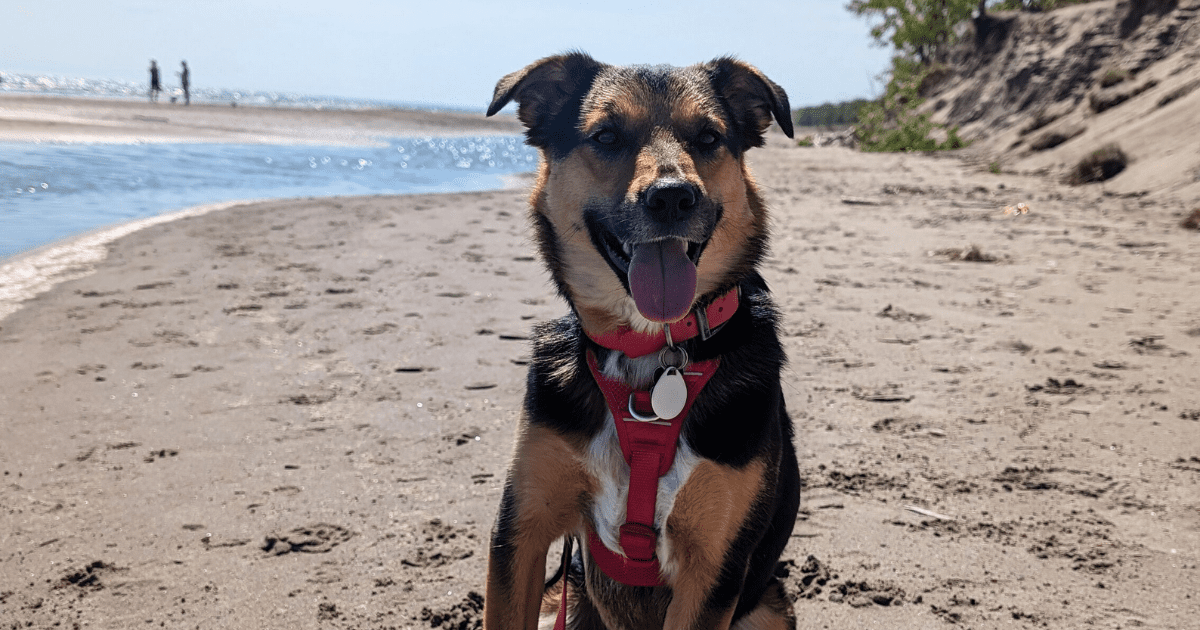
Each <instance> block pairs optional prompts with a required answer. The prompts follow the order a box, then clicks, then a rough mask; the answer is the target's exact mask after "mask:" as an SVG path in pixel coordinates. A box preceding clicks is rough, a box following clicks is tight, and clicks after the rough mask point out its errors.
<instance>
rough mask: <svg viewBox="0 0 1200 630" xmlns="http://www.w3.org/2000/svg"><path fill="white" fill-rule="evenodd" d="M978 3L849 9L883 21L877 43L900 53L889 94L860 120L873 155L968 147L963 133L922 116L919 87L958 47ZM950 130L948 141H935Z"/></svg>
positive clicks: (897, 3) (869, 2) (860, 1)
mask: <svg viewBox="0 0 1200 630" xmlns="http://www.w3.org/2000/svg"><path fill="white" fill-rule="evenodd" d="M977 7H983V8H986V5H985V4H984V3H980V2H978V0H851V2H850V4H848V5H846V8H847V9H849V10H850V11H852V12H853V13H855V14H856V15H859V16H862V17H866V18H868V19H880V20H881V21H880V22H879V23H878V24H876V25H874V26H872V27H871V37H873V38H875V41H876V42H878V43H879V44H880V45H881V46H887V45H889V44H890V45H891V46H892V47H893V48H895V50H896V55H895V56H894V57H892V69H891V71H890V73H889V74H890V77H889V78H888V83H887V87H886V88H885V92H884V94H883V96H882V97H880V98H879V100H877V101H875V102H873V103H870V104H868V105H866V106H864V107H863V108H862V109H861V110H860V111H859V115H858V119H859V124H858V126H857V128H856V129H857V131H856V133H857V135H858V138H859V141H860V142H861V145H862V147H863V148H864V149H865V150H867V151H936V150H942V149H955V148H958V147H961V146H963V142H962V140H961V139H960V138H959V137H958V133H957V128H949V129H946V128H945V126H944V125H938V124H936V123H934V122H933V121H931V120H930V117H929V114H926V113H919V112H918V111H917V109H918V107H919V106H920V105H921V98H920V94H919V86H920V85H921V81H922V80H924V79H925V78H926V77H927V76H929V73H930V70H931V69H932V68H933V66H934V65H935V62H940V61H941V60H942V59H944V57H945V54H946V52H947V49H948V48H949V47H950V45H952V44H954V43H956V42H957V36H956V35H955V26H956V25H957V24H959V23H960V22H963V21H965V20H967V19H969V18H970V17H971V15H972V13H973V12H974V11H976V10H977ZM935 128H938V129H945V133H946V139H945V140H944V141H942V142H938V141H937V140H935V139H934V138H932V137H931V136H930V133H931V132H932V131H933V130H934V129H935Z"/></svg>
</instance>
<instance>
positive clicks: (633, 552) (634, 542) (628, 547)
mask: <svg viewBox="0 0 1200 630" xmlns="http://www.w3.org/2000/svg"><path fill="white" fill-rule="evenodd" d="M620 531H621V550H622V551H624V552H625V557H626V558H629V559H630V560H639V561H642V562H646V561H648V560H652V559H654V547H655V546H656V544H657V542H658V534H656V533H654V529H653V528H652V527H650V526H649V525H643V524H642V523H625V524H624V525H622V526H621V530H620Z"/></svg>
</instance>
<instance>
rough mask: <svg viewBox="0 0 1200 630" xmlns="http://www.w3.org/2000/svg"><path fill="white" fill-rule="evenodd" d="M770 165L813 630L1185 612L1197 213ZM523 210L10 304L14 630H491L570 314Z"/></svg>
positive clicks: (221, 239) (171, 268)
mask: <svg viewBox="0 0 1200 630" xmlns="http://www.w3.org/2000/svg"><path fill="white" fill-rule="evenodd" d="M750 160H751V162H752V164H753V165H754V166H755V168H756V172H757V174H758V179H759V180H760V182H761V184H762V185H763V189H764V193H765V196H766V198H767V200H768V202H769V204H770V205H771V207H772V210H773V213H774V241H773V254H772V255H771V257H770V258H769V260H768V261H767V264H766V265H765V268H764V274H765V276H766V278H767V280H768V281H769V282H770V284H771V286H772V288H773V289H774V291H775V294H776V298H777V300H778V303H779V305H780V307H781V309H782V311H783V327H782V328H783V330H782V332H783V338H784V342H785V345H786V348H787V350H788V353H789V355H790V359H791V363H790V368H789V369H788V371H787V372H786V373H785V375H784V390H785V393H786V395H787V399H788V400H787V402H788V407H789V409H790V411H791V413H792V414H793V416H794V419H795V422H796V426H797V438H796V442H797V447H798V453H799V455H800V458H801V469H802V475H803V480H804V495H803V504H802V508H801V513H800V516H799V519H798V521H797V523H796V529H795V533H794V535H793V538H792V542H791V545H790V546H789V547H788V549H787V551H786V552H785V555H784V558H785V559H786V561H787V562H786V565H785V568H786V573H787V577H786V578H785V583H786V584H787V586H788V589H789V591H790V592H791V594H793V595H794V596H796V597H797V598H798V600H797V602H796V609H797V614H798V615H799V618H800V619H801V627H806V628H823V627H828V628H835V627H847V628H856V627H874V626H880V627H900V628H944V627H954V626H961V627H970V628H1014V627H1018V628H1026V627H1027V628H1042V627H1048V628H1077V627H1097V628H1118V627H1154V628H1179V629H1184V628H1189V627H1191V626H1192V625H1194V623H1195V619H1196V618H1197V616H1198V615H1200V601H1198V600H1197V595H1196V594H1195V591H1196V585H1197V584H1200V569H1198V564H1200V544H1198V543H1200V510H1198V508H1200V386H1198V385H1200V365H1198V357H1200V315H1198V314H1200V286H1198V285H1200V248H1198V247H1197V238H1200V233H1197V232H1195V231H1186V230H1183V229H1182V228H1180V227H1179V225H1178V224H1179V221H1180V219H1181V218H1182V217H1183V216H1184V215H1185V214H1186V213H1187V212H1190V211H1191V208H1187V207H1184V206H1182V205H1180V204H1179V203H1178V202H1175V201H1171V200H1169V199H1157V198H1155V197H1154V196H1153V195H1151V196H1147V197H1123V196H1117V195H1106V194H1104V192H1103V191H1102V189H1100V188H1097V187H1081V188H1069V187H1065V186H1062V185H1060V184H1057V183H1053V182H1049V181H1046V180H1044V179H1038V178H1033V177H1022V176H1016V175H995V174H991V173H987V172H984V171H983V170H982V169H979V170H975V169H972V168H970V167H968V166H964V164H963V163H961V162H960V161H959V160H957V159H953V158H948V157H942V158H933V157H926V156H910V155H872V154H860V153H854V152H851V151H848V150H844V149H833V148H829V149H802V148H797V147H794V146H792V145H791V143H788V142H785V141H784V140H783V139H782V138H781V137H777V138H773V140H772V143H771V146H770V147H768V148H766V149H762V150H756V151H755V152H752V153H751V154H750ZM525 196H526V195H525V193H524V192H523V191H520V190H512V191H495V192H485V193H472V194H454V195H422V196H404V197H356V198H335V199H304V200H284V201H268V202H262V203H257V204H253V205H244V206H237V207H233V208H230V209H226V210H223V211H220V212H212V213H209V214H206V215H203V216H194V217H189V218H183V219H179V220H176V221H171V222H167V223H162V224H158V225H154V226H151V227H147V228H145V229H142V230H139V231H136V232H134V233H131V234H128V235H125V236H122V237H121V238H119V239H117V240H115V241H113V242H112V243H111V244H109V245H108V246H107V251H108V255H107V257H106V258H104V259H102V260H94V261H92V262H89V263H87V265H88V266H89V267H90V269H77V270H76V271H77V272H78V273H79V274H84V273H86V275H81V277H76V278H75V279H72V280H68V281H65V282H62V283H59V284H57V285H56V286H54V287H53V288H52V289H50V290H48V291H46V292H44V293H41V294H39V295H38V296H37V297H35V298H33V299H32V300H30V301H28V302H26V303H25V304H24V305H23V307H22V308H20V309H19V310H17V311H16V312H14V313H12V314H11V315H9V316H8V317H7V318H4V319H2V320H0V352H2V356H4V360H3V361H0V477H2V480H3V481H2V483H0V504H2V505H3V506H5V507H4V508H3V510H0V622H3V623H0V627H6V628H7V627H24V626H25V625H26V624H31V625H32V626H33V627H49V626H51V625H54V624H55V623H56V622H57V623H58V624H60V627H71V626H72V625H74V624H78V626H79V627H85V626H86V627H91V628H129V627H135V626H143V625H145V626H147V627H168V628H176V627H178V628H183V627H187V628H193V627H201V628H214V627H229V628H288V629H295V628H429V627H440V628H447V629H449V628H473V627H478V624H479V609H480V606H479V602H480V597H479V595H478V594H479V593H481V592H482V590H483V580H484V566H485V559H486V555H487V539H488V531H489V529H490V526H491V521H492V518H493V516H494V514H495V510H496V508H497V505H498V503H499V498H500V492H501V484H502V482H503V478H504V472H505V467H506V465H507V460H508V456H509V454H510V452H511V448H512V439H513V427H514V426H515V422H516V414H517V412H518V409H519V405H520V401H521V397H522V394H523V390H524V378H525V372H524V370H525V367H524V363H525V361H526V360H527V357H528V343H529V342H528V339H527V335H528V331H529V328H530V326H531V325H532V324H534V323H536V322H539V321H544V320H546V319H550V318H554V317H557V316H559V315H560V314H562V313H563V312H564V311H565V308H566V307H565V305H564V304H563V303H562V302H561V301H559V300H558V299H557V298H556V297H555V296H554V295H553V292H552V290H551V287H550V284H549V281H548V278H547V275H546V273H545V272H544V270H543V269H542V266H541V263H540V262H539V261H537V260H536V259H535V258H534V252H533V248H532V246H531V245H530V243H529V241H528V238H527V236H526V235H527V233H528V226H527V219H526V200H525ZM1018 202H1024V203H1026V204H1028V206H1029V207H1030V212H1029V213H1028V214H1019V215H1012V214H1007V215H1006V214H1004V208H1005V207H1006V206H1013V205H1015V204H1017V203H1018Z"/></svg>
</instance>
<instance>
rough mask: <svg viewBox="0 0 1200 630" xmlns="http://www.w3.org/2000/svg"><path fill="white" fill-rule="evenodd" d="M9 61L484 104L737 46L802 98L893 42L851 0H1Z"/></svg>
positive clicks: (843, 81) (869, 62)
mask: <svg viewBox="0 0 1200 630" xmlns="http://www.w3.org/2000/svg"><path fill="white" fill-rule="evenodd" d="M3 4H4V10H3V12H2V13H3V19H4V22H5V25H4V28H3V33H4V34H3V40H4V42H3V44H2V45H0V71H9V72H19V73H28V74H53V75H63V76H75V77H87V78H109V79H123V80H130V81H147V76H148V75H147V70H146V68H147V66H148V65H149V59H150V58H155V59H157V60H158V63H159V66H161V67H162V68H163V70H164V74H163V78H164V83H165V84H166V86H168V87H169V86H171V85H174V84H175V83H176V77H175V71H176V70H178V68H179V61H180V60H181V59H186V60H187V61H188V65H189V66H191V69H192V85H193V86H194V87H197V88H200V87H220V88H232V89H245V90H258V91H281V92H298V93H302V94H310V95H324V96H342V97H351V98H369V99H381V100H388V101H399V102H407V103H424V104H430V105H445V106H452V107H459V108H472V109H482V108H483V107H485V106H486V104H487V101H488V99H489V98H490V97H491V94H492V88H493V87H494V86H495V83H496V80H497V79H499V78H500V77H501V76H503V75H504V74H507V73H508V72H511V71H513V70H517V69H519V68H521V67H523V66H524V65H526V64H527V63H529V62H531V61H533V60H534V59H537V58H539V57H543V56H546V55H549V54H553V53H556V52H562V51H565V50H568V49H581V50H584V51H586V52H589V53H591V54H592V55H593V56H594V57H596V58H597V59H599V60H601V61H605V62H608V63H614V64H630V63H669V64H672V65H688V64H691V63H695V62H698V61H706V60H708V59H711V58H713V57H716V56H719V55H724V54H733V55H736V56H738V57H740V58H742V59H743V60H745V61H748V62H750V63H752V64H754V65H756V66H758V67H759V68H760V69H761V70H763V72H765V73H766V74H767V76H769V77H771V78H772V79H774V80H775V81H776V82H777V83H779V84H780V85H782V86H783V87H784V89H786V90H787V92H788V95H789V96H790V98H791V102H792V105H793V106H799V105H816V104H819V103H822V102H825V101H838V100H843V99H849V98H855V97H866V96H875V95H877V92H878V90H879V84H878V81H877V77H878V75H879V74H880V73H881V72H882V71H883V70H884V68H885V67H886V66H887V61H888V56H889V52H888V51H887V50H886V49H882V48H879V47H876V46H873V45H872V43H871V40H870V38H869V37H868V35H867V28H868V26H867V23H866V22H865V21H864V20H862V19H860V18H857V17H855V16H853V15H851V14H850V13H849V12H848V11H846V9H845V7H844V2H843V1H842V0H793V1H791V2H784V1H782V0H759V1H757V2H746V3H741V2H729V1H728V0H725V1H715V0H693V1H691V2H647V1H646V0H607V1H603V2H592V1H585V2H526V3H519V2H511V1H508V2H506V1H503V0H419V1H410V0H401V1H396V0H392V1H387V0H326V1H324V2H312V1H310V0H291V1H288V2H282V1H268V0H186V1H181V2H175V1H173V0H4V2H3Z"/></svg>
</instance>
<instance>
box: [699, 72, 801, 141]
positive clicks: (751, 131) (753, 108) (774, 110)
mask: <svg viewBox="0 0 1200 630" xmlns="http://www.w3.org/2000/svg"><path fill="white" fill-rule="evenodd" d="M704 67H705V69H706V70H707V71H708V75H709V79H710V80H711V81H712V86H713V89H714V90H716V92H717V94H719V95H720V96H721V98H723V99H724V100H725V102H726V103H728V104H729V107H730V108H731V109H732V114H733V117H734V120H735V122H736V123H737V126H738V127H739V128H740V129H741V131H742V134H743V136H744V141H743V148H744V149H748V148H750V147H761V146H762V145H763V133H764V132H766V130H767V127H770V126H771V117H772V116H774V117H775V120H777V121H778V122H779V128H780V129H783V133H785V134H787V137H789V138H791V137H794V133H795V132H794V131H793V129H792V110H791V107H790V106H789V105H788V97H787V93H786V92H784V91H783V88H781V87H779V86H778V85H776V84H775V82H774V81H772V80H770V79H768V78H767V77H766V75H764V74H763V73H761V72H759V71H758V68H755V67H754V66H752V65H750V64H748V63H744V62H741V61H738V60H737V59H734V58H732V57H721V58H719V59H714V60H712V61H710V62H708V63H706V64H704Z"/></svg>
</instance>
